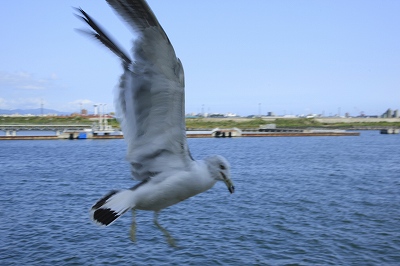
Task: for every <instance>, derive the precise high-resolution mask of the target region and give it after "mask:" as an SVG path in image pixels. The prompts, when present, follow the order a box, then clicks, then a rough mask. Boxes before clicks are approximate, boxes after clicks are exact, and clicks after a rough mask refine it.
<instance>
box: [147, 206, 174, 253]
mask: <svg viewBox="0 0 400 266" xmlns="http://www.w3.org/2000/svg"><path fill="white" fill-rule="evenodd" d="M153 221H154V224H155V226H157V228H158V229H160V231H161V232H162V233H163V234H164V236H165V238H166V239H167V242H168V244H169V245H170V246H171V247H174V248H176V247H177V245H176V241H175V239H174V238H173V237H172V236H171V234H170V233H169V232H168V231H167V229H165V228H164V227H162V226H161V225H160V224H159V223H158V211H156V212H154V220H153Z"/></svg>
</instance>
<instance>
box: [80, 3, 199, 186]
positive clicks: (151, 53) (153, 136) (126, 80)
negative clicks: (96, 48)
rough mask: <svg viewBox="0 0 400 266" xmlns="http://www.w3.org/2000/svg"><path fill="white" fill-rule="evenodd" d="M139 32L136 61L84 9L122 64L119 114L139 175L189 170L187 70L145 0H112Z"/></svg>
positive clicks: (136, 175)
mask: <svg viewBox="0 0 400 266" xmlns="http://www.w3.org/2000/svg"><path fill="white" fill-rule="evenodd" d="M107 2H108V3H109V5H110V6H111V7H112V8H113V9H114V10H115V11H116V12H117V14H119V15H120V16H121V18H122V19H123V20H125V21H126V22H127V23H128V25H129V26H130V27H131V28H132V29H133V30H134V31H135V32H136V33H137V34H138V38H137V39H136V41H135V42H134V45H133V48H132V53H133V61H131V60H130V59H129V57H127V56H126V55H125V53H123V52H122V50H121V49H120V48H119V47H118V45H116V44H115V42H113V41H112V39H111V38H110V37H108V36H107V35H106V34H105V32H104V31H103V30H102V29H101V28H100V27H99V26H98V25H97V23H95V22H94V20H93V19H91V18H90V17H89V16H88V15H87V14H86V13H85V12H84V11H83V10H80V11H81V14H82V16H83V20H84V21H85V22H87V23H88V24H89V26H91V28H92V29H93V30H94V32H93V33H89V34H91V35H93V36H94V37H95V38H96V39H98V40H100V41H101V42H102V43H103V44H104V45H106V46H107V47H108V48H109V49H110V50H111V51H113V52H114V53H115V54H116V55H117V56H119V57H120V58H121V60H122V62H123V67H124V73H123V74H122V76H121V78H120V84H119V88H118V92H117V96H116V107H117V114H118V116H119V120H120V123H121V126H122V130H123V133H124V138H125V139H126V141H127V142H128V154H127V160H128V161H129V162H130V163H131V165H132V174H133V176H134V178H135V179H138V180H143V179H145V178H147V177H149V176H154V175H157V174H159V173H161V172H164V171H170V170H178V169H179V170H185V169H187V167H188V166H189V164H190V162H191V161H192V160H193V159H192V158H191V156H190V152H189V149H188V146H187V141H186V131H185V115H184V112H185V110H184V109H185V104H184V100H185V96H184V73H183V67H182V64H181V62H180V60H179V59H178V58H177V57H176V55H175V51H174V49H173V47H172V45H171V42H170V41H169V39H168V37H167V35H166V33H165V32H164V30H163V28H162V27H161V25H160V24H159V22H158V20H157V19H156V17H155V16H154V14H153V12H152V11H151V9H150V7H149V6H148V5H147V3H146V2H145V1H144V0H108V1H107Z"/></svg>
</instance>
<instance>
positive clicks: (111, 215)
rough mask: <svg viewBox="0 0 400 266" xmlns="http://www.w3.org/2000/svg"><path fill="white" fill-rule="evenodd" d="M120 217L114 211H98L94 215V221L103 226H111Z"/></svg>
mask: <svg viewBox="0 0 400 266" xmlns="http://www.w3.org/2000/svg"><path fill="white" fill-rule="evenodd" d="M119 216H120V215H118V214H117V213H116V212H114V211H113V210H111V209H109V208H107V209H97V210H96V211H95V212H94V213H93V220H94V221H95V222H97V223H99V224H101V225H105V226H107V225H109V224H111V223H112V222H114V221H115V220H116V219H117V218H118V217H119Z"/></svg>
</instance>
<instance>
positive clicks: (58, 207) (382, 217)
mask: <svg viewBox="0 0 400 266" xmlns="http://www.w3.org/2000/svg"><path fill="white" fill-rule="evenodd" d="M189 145H190V148H191V151H192V154H193V156H194V157H195V158H202V157H204V156H206V155H208V154H213V153H216V154H221V155H224V156H225V157H226V158H227V159H228V160H229V161H230V162H231V164H232V179H233V180H234V182H235V185H236V192H235V193H234V194H233V195H230V194H229V192H228V190H227V188H226V187H225V185H224V184H222V183H218V184H216V186H215V187H214V188H212V189H211V190H209V191H207V192H205V193H203V194H201V195H198V196H195V197H193V198H191V199H189V200H186V201H184V202H181V203H179V204H177V205H175V206H172V207H170V208H167V209H165V210H163V211H162V212H161V213H160V216H159V222H160V223H161V224H162V225H163V226H164V227H165V228H167V230H168V231H169V232H170V233H171V235H172V236H173V237H174V238H175V240H176V241H177V245H178V247H177V248H174V247H171V246H169V245H168V244H167V241H166V239H165V238H164V236H163V234H162V233H161V231H160V230H158V229H157V228H156V227H155V225H154V224H153V222H152V219H153V214H152V213H151V212H145V211H139V212H138V213H137V217H136V219H137V222H138V228H137V241H136V242H135V243H133V242H131V241H130V240H129V226H130V220H131V217H130V213H127V214H126V215H125V216H123V217H122V218H121V219H120V220H118V221H117V222H116V223H114V224H112V225H111V226H110V227H108V228H101V227H98V226H96V225H94V224H93V223H92V222H91V221H90V220H89V217H88V210H89V208H90V207H91V205H92V204H93V203H94V202H95V201H96V200H97V199H98V198H99V197H101V196H103V195H104V194H105V193H107V192H108V191H109V190H110V189H118V188H126V187H131V186H132V185H133V182H134V181H132V180H130V174H129V168H128V165H127V163H126V162H125V161H124V156H125V150H126V147H125V142H124V140H49V141H41V140H34V141H27V140H23V141H0V188H1V189H0V192H1V193H0V206H1V207H0V264H1V265H399V264H400V161H399V159H400V135H380V134H379V132H378V131H371V132H362V133H361V136H359V137H279V138H235V139H189Z"/></svg>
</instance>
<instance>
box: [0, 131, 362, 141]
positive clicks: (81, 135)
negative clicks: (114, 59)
mask: <svg viewBox="0 0 400 266" xmlns="http://www.w3.org/2000/svg"><path fill="white" fill-rule="evenodd" d="M359 135H360V133H359V132H348V131H344V130H286V131H285V130H277V131H270V132H260V131H241V130H240V129H236V128H234V129H214V130H207V131H204V130H203V131H200V130H194V131H187V132H186V136H187V138H234V137H315V136H359ZM122 138H123V135H122V134H92V133H88V132H79V131H76V132H67V133H65V134H60V135H58V136H18V135H13V136H0V140H67V139H70V140H76V139H122Z"/></svg>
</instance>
